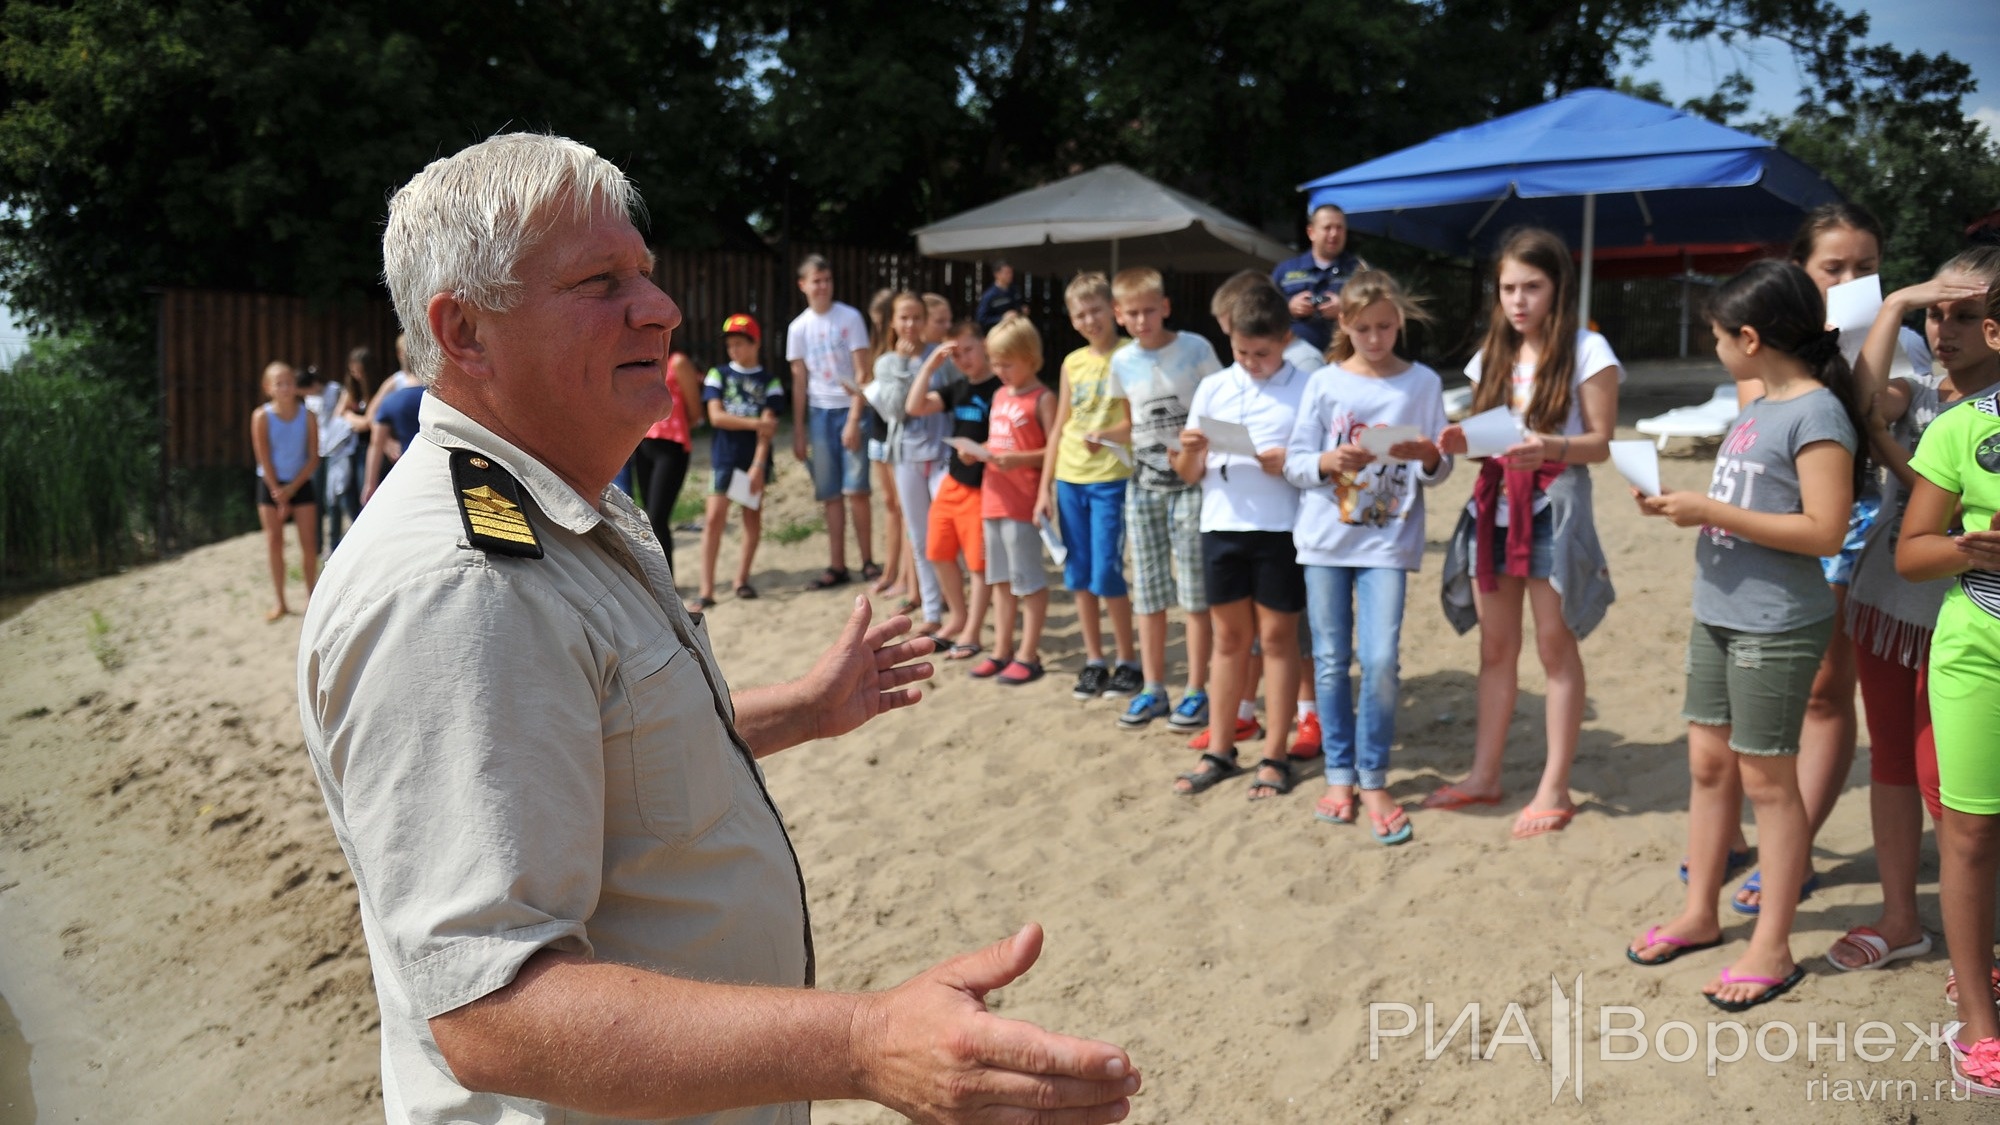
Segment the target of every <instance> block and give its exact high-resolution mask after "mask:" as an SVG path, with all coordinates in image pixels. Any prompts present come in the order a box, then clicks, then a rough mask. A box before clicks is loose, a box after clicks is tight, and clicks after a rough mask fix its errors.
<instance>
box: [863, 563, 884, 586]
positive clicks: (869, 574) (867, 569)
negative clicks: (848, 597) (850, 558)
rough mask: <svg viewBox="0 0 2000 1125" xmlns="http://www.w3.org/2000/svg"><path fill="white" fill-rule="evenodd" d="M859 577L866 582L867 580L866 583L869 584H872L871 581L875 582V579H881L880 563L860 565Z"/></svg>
mask: <svg viewBox="0 0 2000 1125" xmlns="http://www.w3.org/2000/svg"><path fill="white" fill-rule="evenodd" d="M861 577H863V578H865V579H867V580H868V581H870V582H873V581H875V580H876V579H877V578H880V577H882V566H881V564H880V563H872V562H865V563H862V564H861Z"/></svg>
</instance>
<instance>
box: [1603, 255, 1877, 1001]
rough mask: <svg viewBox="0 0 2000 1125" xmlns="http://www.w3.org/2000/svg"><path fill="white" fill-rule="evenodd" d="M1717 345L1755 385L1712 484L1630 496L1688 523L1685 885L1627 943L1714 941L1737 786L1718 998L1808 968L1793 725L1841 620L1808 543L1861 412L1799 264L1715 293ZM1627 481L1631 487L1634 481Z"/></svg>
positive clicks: (1838, 500) (1772, 265) (1799, 976)
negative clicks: (1670, 911) (1759, 878)
mask: <svg viewBox="0 0 2000 1125" xmlns="http://www.w3.org/2000/svg"><path fill="white" fill-rule="evenodd" d="M1709 315H1710V319H1711V320H1712V322H1713V323H1712V326H1711V327H1712V328H1713V330H1714V332H1715V351H1716V355H1717V356H1718V357H1719V358H1720V359H1721V360H1722V363H1723V366H1725V367H1727V368H1728V369H1729V373H1730V375H1731V376H1733V377H1734V378H1735V379H1736V380H1737V382H1738V383H1739V384H1740V383H1742V382H1744V381H1746V380H1751V379H1760V380H1762V381H1763V385H1764V387H1765V394H1764V396H1763V397H1762V398H1759V399H1757V400H1756V401H1754V402H1752V403H1751V404H1750V405H1749V406H1748V407H1747V408H1746V409H1745V410H1744V411H1743V413H1742V414H1741V415H1740V416H1739V417H1738V418H1737V420H1736V424H1735V425H1734V426H1732V427H1731V428H1730V431H1729V435H1728V436H1727V437H1726V438H1724V439H1723V442H1722V448H1721V450H1720V451H1718V452H1717V454H1716V458H1715V472H1714V474H1713V475H1712V476H1711V477H1710V480H1709V487H1708V491H1707V493H1706V494H1705V495H1703V494H1698V493H1693V492H1669V493H1666V494H1664V495H1662V496H1657V497H1644V496H1640V497H1639V507H1640V510H1641V511H1643V512H1645V513H1646V514H1648V515H1656V516H1665V517H1666V518H1668V519H1671V520H1672V521H1673V522H1674V523H1675V524H1677V525H1679V526H1681V527H1698V528H1700V529H1701V531H1700V535H1699V537H1698V538H1697V540H1696V544H1695V582H1694V618H1695V621H1694V628H1693V630H1692V633H1691V635H1690V637H1689V639H1688V675H1687V698H1686V703H1685V705H1684V708H1683V715H1684V716H1685V717H1686V719H1687V720H1688V763H1689V772H1690V774H1691V775H1692V785H1691V788H1690V792H1689V796H1688V894H1687V904H1686V906H1685V907H1684V908H1683V909H1682V911H1681V913H1680V915H1679V916H1678V917H1676V918H1674V919H1673V920H1672V921H1670V922H1667V923H1666V924H1664V925H1659V926H1654V927H1651V928H1649V929H1648V930H1646V932H1645V933H1644V934H1642V935H1641V936H1639V937H1638V938H1636V939H1634V940H1633V942H1632V944H1631V946H1630V947H1629V949H1628V950H1627V952H1626V956H1627V957H1629V958H1630V959H1631V960H1632V961H1634V962H1636V963H1638V964H1641V965H1659V964H1664V963H1666V962H1668V961H1671V960H1673V959H1674V958H1676V957H1678V956H1680V954H1682V953H1684V952H1687V951H1688V950H1690V949H1696V948H1704V949H1705V948H1708V947H1711V946H1715V945H1719V944H1721V941H1722V925H1721V919H1720V916H1719V914H1718V912H1717V907H1718V905H1719V899H1720V897H1721V893H1722V884H1723V870H1724V864H1725V862H1726V860H1725V853H1726V852H1727V850H1728V845H1729V838H1730V834H1731V833H1732V832H1733V831H1734V828H1735V825H1736V818H1737V807H1738V803H1739V802H1740V800H1741V798H1742V796H1743V795H1745V794H1747V795H1748V796H1749V797H1750V800H1751V803H1752V805H1753V806H1754V808H1755V810H1756V817H1757V843H1758V848H1759V850H1760V852H1761V854H1762V860H1763V869H1764V886H1763V890H1764V895H1763V908H1762V910H1761V911H1760V912H1759V914H1758V916H1757V928H1756V930H1755V931H1754V932H1753V933H1752V935H1751V938H1750V947H1749V948H1748V949H1747V950H1745V951H1744V953H1743V955H1742V956H1741V957H1739V958H1737V960H1736V962H1735V963H1734V964H1732V965H1730V966H1729V967H1728V968H1727V969H1724V970H1723V971H1722V974H1721V976H1720V977H1718V978H1717V979H1716V981H1715V982H1714V983H1712V984H1710V985H1709V986H1708V987H1706V988H1704V989H1703V990H1702V991H1703V992H1704V993H1705V994H1706V995H1707V996H1708V999H1709V1000H1710V1002H1712V1003H1714V1004H1715V1005H1716V1006H1717V1007H1719V1008H1722V1009H1724V1010H1726V1011H1732V1012H1735V1011H1742V1010H1744V1009H1746V1008H1750V1007H1754V1006H1755V1005H1758V1004H1762V1003H1764V1002H1765V1001H1767V1000H1773V999H1776V998H1777V997H1779V996H1781V995H1783V994H1784V993H1785V992H1787V991H1789V990H1791V989H1792V988H1793V987H1795V986H1796V985H1797V984H1798V983H1799V981H1801V980H1803V979H1804V977H1805V973H1804V970H1802V969H1800V968H1799V967H1798V963H1797V962H1796V961H1795V960H1793V958H1792V951H1791V940H1790V939H1791V928H1792V917H1793V915H1794V914H1795V913H1796V912H1797V909H1798V901H1799V897H1800V887H1801V885H1802V884H1803V882H1804V880H1805V876H1806V863H1807V854H1806V853H1807V848H1808V842H1809V839H1810V829H1809V827H1808V824H1807V821H1806V813H1805V805H1804V802H1803V801H1802V800H1801V798H1800V796H1799V782H1798V768H1797V766H1798V750H1799V727H1800V724H1801V723H1802V722H1803V721H1804V719H1805V709H1806V700H1807V699H1808V698H1809V697H1810V695H1811V692H1812V682H1813V676H1814V674H1815V673H1816V672H1817V671H1818V669H1819V663H1820V657H1821V656H1822V655H1824V653H1825V652H1826V646H1827V641H1828V639H1829V638H1830V637H1831V636H1832V633H1833V625H1834V603H1833V598H1832V596H1831V595H1830V594H1829V593H1828V591H1827V589H1826V583H1825V582H1824V580H1823V579H1822V578H1821V575H1820V570H1819V557H1820V556H1822V555H1827V554H1831V553H1833V552H1834V551H1835V550H1837V549H1838V548H1839V546H1840V541H1841V539H1842V538H1843V537H1844V536H1845V535H1846V534H1847V515H1848V509H1849V507H1850V506H1851V505H1852V504H1853V501H1854V491H1855V486H1856V478H1857V477H1858V475H1859V473H1858V470H1857V467H1856V462H1855V451H1856V448H1857V446H1858V444H1859V442H1858V437H1857V435H1858V434H1859V433H1860V432H1861V426H1860V424H1859V421H1860V418H1861V417H1862V414H1861V411H1860V410H1859V409H1858V408H1857V406H1856V401H1855V396H1854V387H1853V375H1852V372H1850V371H1849V370H1848V366H1847V361H1846V360H1844V359H1842V358H1841V355H1840V349H1839V337H1838V335H1837V334H1836V333H1832V332H1829V331H1826V329H1825V324H1826V305H1825V301H1824V300H1823V299H1822V298H1821V297H1820V295H1819V290H1818V289H1817V288H1816V287H1815V286H1814V285H1813V283H1812V279H1811V278H1809V277H1807V276H1806V274H1805V271H1803V270H1801V269H1799V268H1798V267H1797V266H1794V265H1791V264H1789V263H1780V262H1759V263H1757V264H1756V265H1753V266H1751V267H1750V268H1749V269H1747V270H1745V271H1744V272H1743V273H1742V274H1741V275H1739V276H1737V277H1736V278H1734V279H1732V280H1731V281H1729V282H1728V283H1726V284H1725V285H1723V286H1722V287H1721V288H1720V289H1718V290H1717V291H1716V294H1715V299H1714V301H1713V302H1712V304H1711V305H1710V312H1709ZM1635 495H1636V493H1635Z"/></svg>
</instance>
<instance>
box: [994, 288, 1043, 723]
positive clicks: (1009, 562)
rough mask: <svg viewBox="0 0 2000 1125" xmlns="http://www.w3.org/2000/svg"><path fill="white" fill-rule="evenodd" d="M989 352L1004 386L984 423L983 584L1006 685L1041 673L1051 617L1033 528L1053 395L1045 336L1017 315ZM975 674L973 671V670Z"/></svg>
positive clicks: (999, 327) (1039, 538)
mask: <svg viewBox="0 0 2000 1125" xmlns="http://www.w3.org/2000/svg"><path fill="white" fill-rule="evenodd" d="M986 352H987V354H988V355H989V356H990V357H992V363H993V373H994V374H995V375H997V376H999V377H1000V382H1001V385H1002V386H1001V390H1000V392H999V393H998V394H996V395H994V396H993V413H992V416H991V418H990V419H989V420H988V423H987V437H986V451H987V455H988V458H989V460H988V461H987V463H986V480H985V484H984V486H983V487H982V488H981V489H980V507H979V511H980V516H981V517H982V518H983V519H984V521H985V547H986V585H987V588H988V589H990V590H992V591H993V596H994V601H995V609H996V610H997V611H998V612H997V615H996V617H997V620H996V621H995V623H994V640H993V658H992V660H991V663H995V664H998V665H1001V667H999V668H998V669H997V672H998V674H997V675H996V676H995V677H994V678H995V679H996V680H998V681H999V682H1000V683H1003V684H1026V683H1032V682H1034V681H1035V680H1039V679H1041V678H1042V664H1041V651H1040V649H1041V643H1042V623H1043V622H1044V621H1045V620H1047V618H1048V615H1049V576H1048V571H1047V570H1046V569H1045V568H1044V567H1043V566H1042V536H1041V532H1040V531H1039V530H1037V529H1036V527H1035V500H1036V498H1037V497H1039V496H1040V495H1041V494H1042V468H1043V462H1044V461H1045V460H1046V457H1045V454H1046V453H1047V448H1048V433H1049V428H1050V427H1051V426H1053V425H1054V424H1055V417H1056V400H1055V396H1054V395H1051V394H1050V393H1049V389H1048V388H1047V387H1045V386H1043V385H1042V383H1041V380H1039V379H1038V378H1036V376H1037V374H1038V373H1040V371H1041V369H1042V337H1041V333H1039V332H1036V331H1035V326H1034V325H1033V324H1030V323H1028V321H1026V320H1024V319H1022V318H1020V317H1011V318H1009V319H1007V320H1004V321H1002V322H1001V323H1000V324H998V325H997V326H995V327H994V329H993V330H992V331H991V332H989V333H987V336H986ZM1017 604H1018V605H1019V606H1020V607H1021V644H1020V647H1019V648H1016V647H1015V646H1014V610H1015V606H1016V605H1017ZM975 674H976V673H975Z"/></svg>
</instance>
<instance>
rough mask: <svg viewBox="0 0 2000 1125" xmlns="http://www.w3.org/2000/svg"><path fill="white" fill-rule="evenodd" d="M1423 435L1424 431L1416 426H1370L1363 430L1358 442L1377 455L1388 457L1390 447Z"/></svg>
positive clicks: (1414, 439)
mask: <svg viewBox="0 0 2000 1125" xmlns="http://www.w3.org/2000/svg"><path fill="white" fill-rule="evenodd" d="M1423 436H1424V432H1423V431H1422V430H1420V429H1418V428H1416V427H1415V426H1370V427H1368V428H1367V429H1365V430H1363V431H1361V437H1360V439H1359V441H1358V442H1357V443H1356V444H1358V445H1360V446H1361V448H1363V449H1365V450H1367V451H1368V452H1370V453H1373V454H1374V455H1375V456H1377V457H1387V456H1388V455H1389V450H1390V449H1392V448H1394V447H1396V446H1398V445H1401V444H1402V443H1403V442H1406V441H1416V440H1417V439H1419V438H1421V437H1423Z"/></svg>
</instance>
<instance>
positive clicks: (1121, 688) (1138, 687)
mask: <svg viewBox="0 0 2000 1125" xmlns="http://www.w3.org/2000/svg"><path fill="white" fill-rule="evenodd" d="M1145 687H1146V677H1145V676H1144V675H1143V674H1141V673H1140V671H1139V670H1138V669H1137V668H1134V667H1132V666H1131V665H1130V664H1120V665H1119V666H1118V667H1116V668H1114V669H1112V670H1111V682H1110V683H1109V684H1107V685H1106V686H1105V688H1104V694H1106V695H1118V696H1125V695H1137V694H1139V693H1140V692H1141V691H1143V690H1145Z"/></svg>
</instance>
